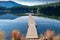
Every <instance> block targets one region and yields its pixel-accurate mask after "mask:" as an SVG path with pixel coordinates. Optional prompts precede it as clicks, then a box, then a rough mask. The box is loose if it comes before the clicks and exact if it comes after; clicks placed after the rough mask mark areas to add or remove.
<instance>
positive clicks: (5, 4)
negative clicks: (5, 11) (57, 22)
mask: <svg viewBox="0 0 60 40" xmlns="http://www.w3.org/2000/svg"><path fill="white" fill-rule="evenodd" d="M0 6H2V7H6V8H11V7H14V6H22V5H21V4H18V3H16V2H13V1H0Z"/></svg>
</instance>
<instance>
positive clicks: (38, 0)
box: [0, 0, 60, 6]
mask: <svg viewBox="0 0 60 40" xmlns="http://www.w3.org/2000/svg"><path fill="white" fill-rule="evenodd" d="M0 1H15V2H17V3H19V4H23V5H28V6H32V5H39V4H40V5H41V4H46V3H51V2H57V1H60V0H0Z"/></svg>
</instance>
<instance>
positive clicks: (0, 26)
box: [0, 16, 60, 40]
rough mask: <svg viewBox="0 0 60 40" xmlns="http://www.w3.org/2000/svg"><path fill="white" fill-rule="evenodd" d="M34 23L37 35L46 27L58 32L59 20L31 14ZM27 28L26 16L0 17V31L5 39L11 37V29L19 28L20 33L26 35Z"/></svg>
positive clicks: (59, 31)
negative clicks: (11, 18)
mask: <svg viewBox="0 0 60 40" xmlns="http://www.w3.org/2000/svg"><path fill="white" fill-rule="evenodd" d="M33 18H34V20H35V22H36V25H37V27H36V28H37V32H38V35H40V34H41V33H44V32H45V31H46V30H47V29H50V30H53V31H55V33H58V34H60V21H58V20H54V19H49V18H44V17H37V16H33ZM27 29H28V16H21V17H18V18H16V19H13V20H10V19H5V20H4V19H0V31H4V32H5V36H6V40H10V39H11V36H10V35H11V32H12V31H13V30H19V31H20V32H21V35H24V36H25V35H26V33H27Z"/></svg>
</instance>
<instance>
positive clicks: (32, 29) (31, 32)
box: [26, 14, 38, 39]
mask: <svg viewBox="0 0 60 40" xmlns="http://www.w3.org/2000/svg"><path fill="white" fill-rule="evenodd" d="M26 38H27V39H38V34H37V30H36V23H35V21H34V19H33V17H32V15H31V14H29V20H28V31H27V35H26Z"/></svg>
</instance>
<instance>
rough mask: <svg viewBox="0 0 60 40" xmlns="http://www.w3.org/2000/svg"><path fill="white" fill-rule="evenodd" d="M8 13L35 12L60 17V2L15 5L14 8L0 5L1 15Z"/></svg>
mask: <svg viewBox="0 0 60 40" xmlns="http://www.w3.org/2000/svg"><path fill="white" fill-rule="evenodd" d="M6 13H10V14H16V15H20V14H25V13H34V14H37V15H40V16H41V15H42V16H46V17H51V18H57V19H60V2H56V3H50V4H44V5H36V6H15V7H12V8H5V7H1V6H0V15H2V14H6Z"/></svg>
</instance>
